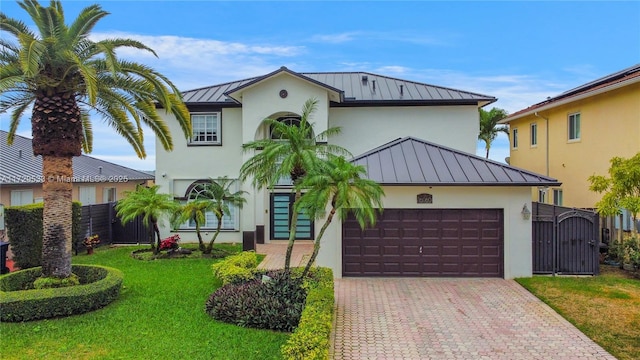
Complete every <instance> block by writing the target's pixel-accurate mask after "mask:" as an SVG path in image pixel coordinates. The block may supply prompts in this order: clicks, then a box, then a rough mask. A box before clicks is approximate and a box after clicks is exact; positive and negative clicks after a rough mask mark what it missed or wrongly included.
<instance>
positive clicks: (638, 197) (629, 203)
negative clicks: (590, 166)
mask: <svg viewBox="0 0 640 360" xmlns="http://www.w3.org/2000/svg"><path fill="white" fill-rule="evenodd" d="M610 162H611V166H610V167H609V177H604V176H601V175H592V176H590V177H589V182H590V183H591V185H590V186H589V189H590V190H591V191H595V192H597V193H604V195H603V196H602V199H601V200H600V201H598V203H596V207H597V209H598V212H599V213H601V214H603V215H616V214H620V213H621V209H622V208H625V209H627V210H629V212H630V213H631V216H632V218H633V229H632V232H633V234H634V236H637V235H638V230H637V228H636V226H637V225H636V224H637V220H638V213H640V153H637V154H636V155H635V156H633V157H631V158H629V159H625V158H622V157H614V158H612V159H611V161H610Z"/></svg>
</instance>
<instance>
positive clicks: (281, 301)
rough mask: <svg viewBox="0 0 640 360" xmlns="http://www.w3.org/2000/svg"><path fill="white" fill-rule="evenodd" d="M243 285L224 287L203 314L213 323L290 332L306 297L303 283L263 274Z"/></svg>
mask: <svg viewBox="0 0 640 360" xmlns="http://www.w3.org/2000/svg"><path fill="white" fill-rule="evenodd" d="M266 275H267V276H269V277H270V278H271V279H270V280H268V281H265V282H263V281H262V279H261V277H262V275H258V276H256V278H255V279H253V280H251V281H249V282H245V283H243V284H227V285H225V286H223V287H221V288H219V289H218V290H216V291H215V292H214V293H213V294H211V296H209V299H208V300H207V302H206V305H205V311H206V312H207V313H208V314H209V315H211V316H212V317H213V318H214V319H216V320H220V321H224V322H227V323H231V324H236V325H239V326H244V327H251V328H256V329H269V330H277V331H293V329H295V327H296V326H297V325H298V323H299V321H300V315H301V313H302V309H303V308H304V302H305V299H306V297H307V294H306V291H305V289H304V287H303V282H302V280H301V279H300V278H299V277H292V276H291V274H290V273H287V272H285V271H283V270H277V271H271V272H267V273H266Z"/></svg>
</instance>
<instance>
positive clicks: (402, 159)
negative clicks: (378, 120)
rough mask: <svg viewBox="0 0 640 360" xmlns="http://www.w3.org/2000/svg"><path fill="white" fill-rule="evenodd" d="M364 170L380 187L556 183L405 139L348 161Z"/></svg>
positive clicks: (546, 178)
mask: <svg viewBox="0 0 640 360" xmlns="http://www.w3.org/2000/svg"><path fill="white" fill-rule="evenodd" d="M351 162H352V163H354V164H356V165H362V166H364V167H365V168H366V169H367V177H368V178H369V179H371V180H374V181H376V182H378V183H380V184H382V185H447V186H559V185H560V184H561V183H560V182H558V180H556V179H553V178H550V177H546V176H543V175H540V174H536V173H534V172H531V171H527V170H523V169H518V168H515V167H513V166H509V165H506V164H502V163H499V162H495V161H492V160H488V159H485V158H482V157H479V156H476V155H473V154H468V153H465V152H462V151H458V150H454V149H451V148H447V147H444V146H441V145H437V144H434V143H430V142H428V141H424V140H420V139H416V138H413V137H405V138H401V139H397V140H394V141H391V142H389V143H387V144H384V145H382V146H380V147H378V148H376V149H373V150H371V151H368V152H366V153H364V154H362V155H360V156H358V157H355V158H354V159H352V160H351Z"/></svg>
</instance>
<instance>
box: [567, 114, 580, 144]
mask: <svg viewBox="0 0 640 360" xmlns="http://www.w3.org/2000/svg"><path fill="white" fill-rule="evenodd" d="M569 140H580V113H575V114H569Z"/></svg>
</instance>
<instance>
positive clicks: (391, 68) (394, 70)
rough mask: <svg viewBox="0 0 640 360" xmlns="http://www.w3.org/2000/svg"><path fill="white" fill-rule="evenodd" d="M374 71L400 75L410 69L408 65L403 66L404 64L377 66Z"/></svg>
mask: <svg viewBox="0 0 640 360" xmlns="http://www.w3.org/2000/svg"><path fill="white" fill-rule="evenodd" d="M375 71H376V72H378V73H381V74H397V75H402V74H406V73H407V72H408V71H410V69H409V68H408V67H405V66H399V65H387V66H381V67H379V68H377V69H376V70H375Z"/></svg>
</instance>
